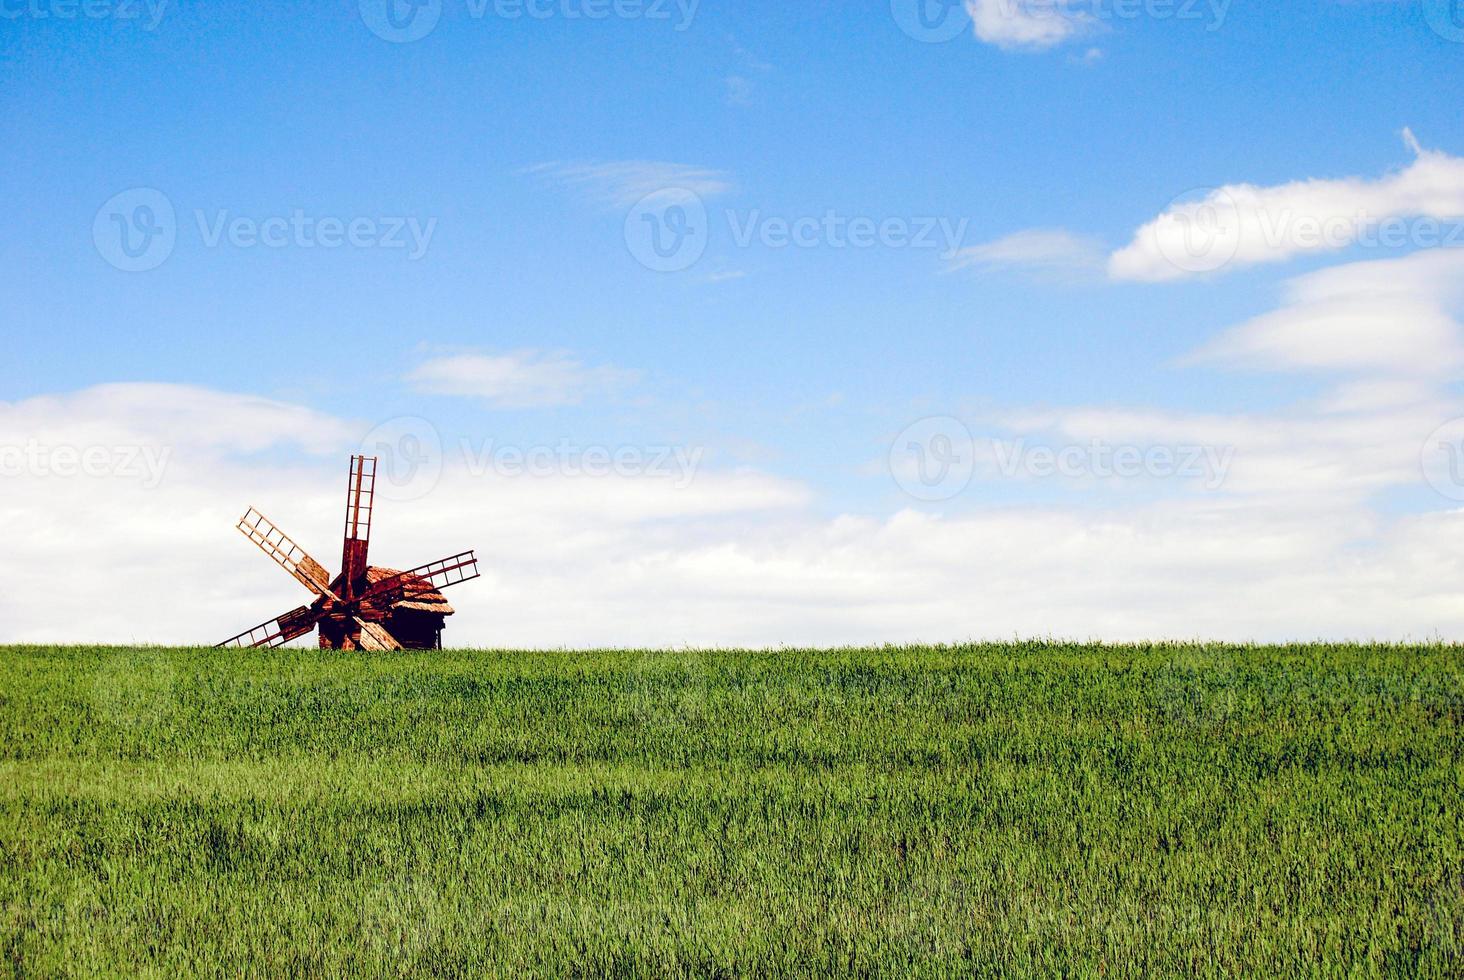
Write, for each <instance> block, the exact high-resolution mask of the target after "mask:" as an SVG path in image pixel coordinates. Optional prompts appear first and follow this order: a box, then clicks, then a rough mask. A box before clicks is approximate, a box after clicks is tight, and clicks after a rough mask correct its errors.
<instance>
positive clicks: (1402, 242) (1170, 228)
mask: <svg viewBox="0 0 1464 980" xmlns="http://www.w3.org/2000/svg"><path fill="white" fill-rule="evenodd" d="M1405 138H1406V141H1407V143H1408V146H1409V148H1410V149H1411V150H1412V151H1413V152H1414V154H1415V159H1414V161H1413V163H1412V164H1411V165H1409V166H1408V167H1405V168H1404V169H1402V170H1400V171H1398V172H1396V173H1393V174H1389V175H1387V176H1384V177H1381V178H1377V179H1366V178H1362V177H1348V178H1342V179H1334V180H1301V181H1293V182H1291V183H1288V184H1281V185H1278V186H1274V187H1258V186H1256V185H1253V184H1230V185H1226V186H1224V187H1220V188H1215V189H1211V190H1208V191H1201V192H1196V193H1195V194H1192V195H1186V196H1184V198H1183V199H1181V200H1179V201H1177V202H1176V203H1174V204H1173V205H1171V206H1170V207H1169V208H1168V209H1167V210H1166V211H1165V212H1164V213H1163V214H1161V215H1159V217H1157V218H1155V219H1154V220H1153V221H1150V222H1149V223H1147V224H1145V225H1143V226H1142V227H1141V228H1139V229H1138V231H1137V232H1135V234H1134V237H1133V240H1132V241H1131V242H1130V243H1129V244H1128V245H1127V246H1125V247H1124V248H1122V249H1119V250H1118V251H1116V252H1114V253H1113V254H1112V255H1111V256H1110V257H1109V262H1108V270H1109V273H1110V275H1112V276H1113V278H1115V279H1131V280H1141V281H1150V282H1155V281H1164V280H1171V279H1180V278H1184V277H1186V276H1192V275H1203V274H1213V273H1217V272H1220V271H1222V270H1230V269H1238V268H1241V267H1243V266H1249V265H1256V264H1260V263H1269V262H1281V261H1285V260H1287V259H1290V258H1292V257H1294V256H1297V255H1300V254H1305V253H1320V252H1329V251H1336V250H1339V249H1342V248H1346V247H1348V246H1351V245H1355V244H1358V243H1359V242H1376V243H1377V244H1379V245H1384V246H1390V247H1407V246H1410V245H1412V246H1418V247H1425V248H1426V247H1432V246H1435V245H1439V244H1449V242H1448V241H1447V240H1446V239H1448V238H1449V237H1450V236H1451V235H1453V234H1455V233H1456V232H1458V231H1460V228H1459V226H1458V223H1459V222H1461V221H1464V159H1461V158H1459V157H1454V156H1449V155H1448V154H1446V153H1442V152H1438V151H1430V150H1425V149H1423V148H1422V147H1421V146H1419V145H1418V142H1417V140H1416V139H1414V137H1413V134H1412V133H1411V132H1405ZM1442 222H1451V223H1454V224H1453V225H1452V226H1451V227H1443V226H1441V225H1440V223H1442ZM1458 244H1464V240H1461V241H1460V242H1458Z"/></svg>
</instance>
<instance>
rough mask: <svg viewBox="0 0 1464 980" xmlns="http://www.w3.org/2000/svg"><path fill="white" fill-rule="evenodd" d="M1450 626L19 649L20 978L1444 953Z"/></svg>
mask: <svg viewBox="0 0 1464 980" xmlns="http://www.w3.org/2000/svg"><path fill="white" fill-rule="evenodd" d="M1461 735H1464V656H1461V651H1460V649H1458V648H1453V647H1444V646H1425V647H1410V648H1402V647H1348V646H1338V647H1320V646H1317V647H1294V648H1262V649H1243V648H1232V647H1220V646H1207V647H1199V646H1163V647H1146V648H1129V647H1084V646H1069V645H1059V644H1021V645H1010V646H983V647H970V648H909V649H885V650H843V651H829V652H814V651H796V650H787V651H779V652H770V653H766V652H765V653H715V654H712V653H705V654H704V653H694V652H676V653H634V652H612V653H588V654H573V653H552V654H543V653H538V654H513V653H476V652H475V653H467V652H451V651H448V652H441V653H412V654H392V655H375V654H371V655H367V654H341V653H329V652H324V653H323V652H320V651H315V650H308V651H303V650H283V651H274V652H271V653H265V654H252V653H239V652H229V653H224V652H219V651H212V650H161V649H77V648H38V647H4V648H0V752H3V755H0V964H3V966H0V971H4V972H8V973H10V974H12V975H21V976H58V975H76V976H88V975H94V976H121V975H144V976H166V977H177V976H188V975H195V974H211V975H229V976H235V975H240V974H246V975H251V976H265V975H279V976H283V975H292V976H298V975H307V974H308V975H334V976H359V975H386V976H395V975H408V974H413V973H425V972H432V973H436V974H438V975H450V976H481V975H485V974H501V975H515V976H518V975H544V976H604V975H613V976H627V977H629V976H677V975H680V976H708V977H715V976H735V975H751V974H768V973H774V974H815V973H817V974H844V975H847V974H859V975H881V976H905V975H912V974H914V975H930V976H958V975H959V976H969V975H973V974H974V975H1030V974H1047V975H1051V974H1054V973H1065V974H1077V975H1094V976H1099V975H1110V976H1132V975H1135V974H1136V973H1138V972H1140V971H1145V972H1148V973H1150V974H1154V975H1162V974H1173V973H1177V972H1184V973H1192V972H1197V973H1200V974H1213V975H1221V974H1228V975H1247V976H1259V975H1272V974H1293V973H1301V974H1323V975H1344V974H1347V975H1394V976H1418V975H1422V976H1438V977H1442V976H1449V975H1452V976H1459V975H1461V974H1464V838H1461V831H1464V739H1461Z"/></svg>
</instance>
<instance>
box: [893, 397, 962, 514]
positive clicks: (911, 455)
mask: <svg viewBox="0 0 1464 980" xmlns="http://www.w3.org/2000/svg"><path fill="white" fill-rule="evenodd" d="M889 467H890V475H891V476H893V477H894V478H895V483H897V484H898V485H899V487H900V489H901V490H904V491H905V492H906V493H907V494H909V495H910V496H912V497H914V498H915V499H916V500H921V501H925V502H926V503H935V502H937V501H942V500H950V499H952V498H953V497H956V496H958V495H960V494H961V493H962V492H963V491H964V490H965V489H966V488H967V487H968V486H970V485H971V478H972V476H974V475H975V472H976V440H975V439H974V438H973V437H972V435H971V430H970V429H968V428H966V425H965V423H963V422H962V421H961V420H960V419H955V418H951V417H950V416H948V415H942V416H936V417H934V418H928V419H921V420H920V421H919V422H916V423H915V424H914V425H911V426H909V427H908V428H906V429H905V430H904V431H903V432H901V433H900V434H899V435H898V436H896V437H895V442H894V445H892V446H891V447H890V459H889Z"/></svg>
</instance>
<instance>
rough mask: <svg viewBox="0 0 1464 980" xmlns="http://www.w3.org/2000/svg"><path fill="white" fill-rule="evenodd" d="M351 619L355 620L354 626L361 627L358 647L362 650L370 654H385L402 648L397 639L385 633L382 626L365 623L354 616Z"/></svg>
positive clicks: (384, 628) (385, 630)
mask: <svg viewBox="0 0 1464 980" xmlns="http://www.w3.org/2000/svg"><path fill="white" fill-rule="evenodd" d="M352 618H353V619H355V620H356V625H357V626H359V627H361V642H360V646H361V649H362V650H368V651H370V652H372V653H386V652H387V651H390V650H400V649H401V648H402V645H401V644H400V643H398V642H397V638H396V637H394V636H392V635H391V634H390V633H389V632H387V629H386V627H385V626H382V625H381V624H380V623H371V622H367V621H366V620H364V619H362V618H361V617H360V616H354V617H352Z"/></svg>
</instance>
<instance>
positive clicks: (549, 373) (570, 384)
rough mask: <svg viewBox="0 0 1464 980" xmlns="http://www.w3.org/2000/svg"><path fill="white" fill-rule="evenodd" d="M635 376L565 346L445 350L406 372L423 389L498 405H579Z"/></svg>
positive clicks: (512, 406)
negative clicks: (495, 350)
mask: <svg viewBox="0 0 1464 980" xmlns="http://www.w3.org/2000/svg"><path fill="white" fill-rule="evenodd" d="M638 379H639V374H638V373H637V372H635V371H627V370H623V369H621V368H615V367H609V366H598V367H591V366H588V365H586V364H585V363H584V362H582V361H580V360H579V359H577V358H575V357H573V356H571V355H569V354H566V353H563V352H541V351H531V350H530V351H514V352H512V353H508V354H474V353H464V354H449V355H445V356H442V357H434V358H432V359H430V360H428V361H425V362H423V363H422V364H420V365H418V366H417V367H416V368H414V369H413V370H412V372H411V373H410V374H408V375H407V380H408V381H409V382H410V383H411V385H412V387H413V388H415V389H416V390H417V391H420V392H422V393H424V394H433V395H458V396H462V397H467V398H480V399H483V400H484V401H486V402H488V403H490V404H492V405H494V406H497V407H499V408H547V407H553V406H556V405H577V404H580V403H581V402H583V401H584V400H585V399H586V398H589V397H594V396H602V395H608V394H613V393H614V392H617V391H619V390H621V389H622V388H625V387H628V386H630V385H632V384H634V383H635V382H636V381H637V380H638Z"/></svg>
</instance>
